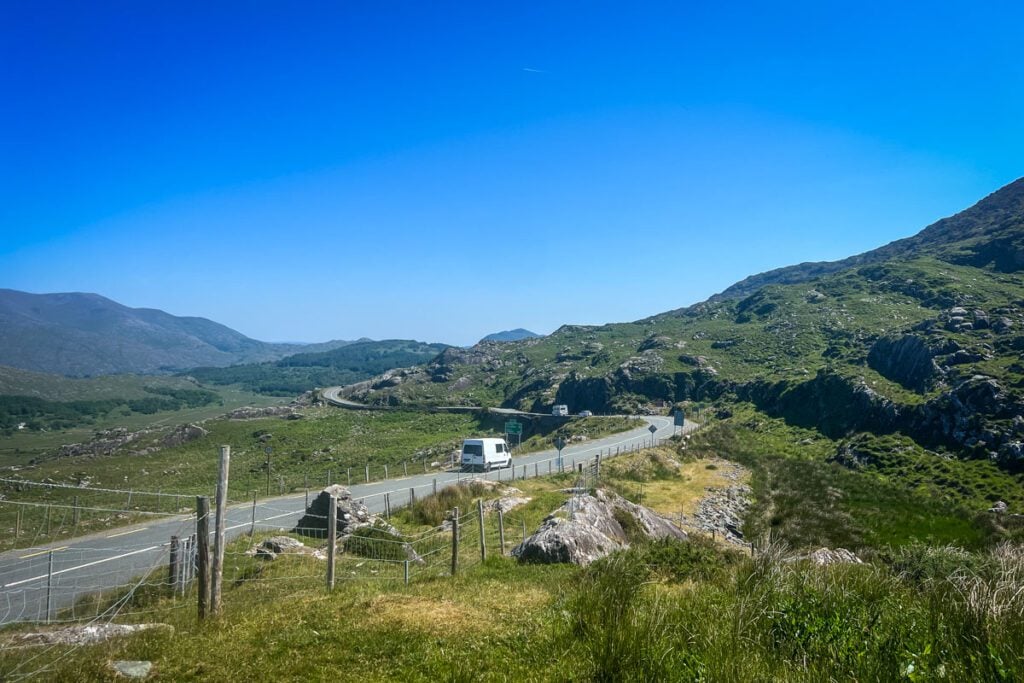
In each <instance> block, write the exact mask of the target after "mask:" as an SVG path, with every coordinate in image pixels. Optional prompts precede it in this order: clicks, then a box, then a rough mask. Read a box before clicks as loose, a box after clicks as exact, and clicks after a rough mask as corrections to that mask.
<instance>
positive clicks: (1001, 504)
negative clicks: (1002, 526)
mask: <svg viewBox="0 0 1024 683" xmlns="http://www.w3.org/2000/svg"><path fill="white" fill-rule="evenodd" d="M1009 507H1010V506H1009V505H1007V504H1006V501H1003V500H997V501H996V502H995V503H993V504H992V507H990V508H989V509H988V511H989V512H993V513H995V514H999V515H1001V514H1003V513H1004V512H1006V511H1007V509H1009Z"/></svg>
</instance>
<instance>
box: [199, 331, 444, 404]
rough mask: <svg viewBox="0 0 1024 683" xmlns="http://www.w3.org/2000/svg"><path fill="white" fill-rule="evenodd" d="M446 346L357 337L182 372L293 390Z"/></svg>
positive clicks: (350, 379)
mask: <svg viewBox="0 0 1024 683" xmlns="http://www.w3.org/2000/svg"><path fill="white" fill-rule="evenodd" d="M447 348H448V346H447V345H446V344H427V343H424V342H418V341H409V340H404V339H386V340H383V341H359V342H354V343H352V344H347V345H345V346H342V347H340V348H337V349H333V350H331V351H323V352H319V353H299V354H295V355H293V356H288V357H287V358H282V359H281V360H279V361H275V362H268V363H253V364H249V365H236V366H232V367H228V368H209V367H206V368H195V369H193V370H190V371H189V372H188V374H189V375H190V376H192V377H194V378H196V379H197V380H199V381H201V382H206V383H210V384H220V385H225V384H239V385H241V386H242V387H244V388H246V389H248V390H250V391H256V392H259V393H262V394H270V395H284V396H287V395H294V394H298V393H302V392H303V391H309V390H310V389H313V388H314V387H325V386H333V385H337V384H351V383H354V382H359V381H362V380H365V379H367V378H369V377H372V376H374V375H376V374H378V373H382V372H386V371H388V370H391V369H393V368H399V367H405V366H409V365H416V364H417V363H423V362H426V361H428V360H431V359H433V358H434V357H435V356H437V354H439V353H441V352H442V351H444V350H445V349H447Z"/></svg>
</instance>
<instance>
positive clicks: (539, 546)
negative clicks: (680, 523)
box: [512, 489, 687, 565]
mask: <svg viewBox="0 0 1024 683" xmlns="http://www.w3.org/2000/svg"><path fill="white" fill-rule="evenodd" d="M636 533H639V534H642V535H644V536H646V537H648V538H678V539H685V538H686V537H687V536H686V533H685V532H684V531H681V530H680V529H678V528H676V527H675V526H673V525H672V524H670V523H669V522H667V521H666V520H664V519H662V518H661V517H659V516H658V515H657V514H655V513H654V512H653V511H651V510H650V509H648V508H646V507H643V506H641V505H636V504H635V503H631V502H629V501H628V500H626V499H625V498H622V497H621V496H619V495H617V494H615V493H612V492H610V491H606V490H604V489H598V490H597V491H595V493H594V495H582V496H574V497H573V498H572V499H570V500H569V502H567V503H566V504H565V505H563V506H562V507H561V508H559V509H558V510H556V511H555V512H554V513H553V514H551V515H549V516H548V517H547V518H546V519H545V520H544V522H543V523H542V524H541V526H540V528H539V529H538V530H537V531H536V532H535V533H534V534H533V535H531V536H530V537H529V538H527V539H526V540H525V541H524V542H523V543H521V544H520V545H518V546H516V548H514V549H513V550H512V554H513V555H514V556H515V557H518V558H519V560H520V561H522V562H538V563H542V564H554V563H573V564H578V565H587V564H590V563H591V562H593V561H594V560H597V559H599V558H601V557H604V556H605V555H608V554H610V553H612V552H614V551H616V550H620V549H622V548H628V547H629V543H630V537H631V534H636Z"/></svg>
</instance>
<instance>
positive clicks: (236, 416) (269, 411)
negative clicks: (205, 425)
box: [227, 406, 302, 420]
mask: <svg viewBox="0 0 1024 683" xmlns="http://www.w3.org/2000/svg"><path fill="white" fill-rule="evenodd" d="M260 417H284V418H289V419H296V418H297V417H302V414H301V413H298V412H296V410H295V408H293V407H292V406H267V407H266V408H253V407H251V406H247V407H245V408H236V409H235V410H232V411H231V412H230V413H228V414H227V418H228V419H229V420H254V419H256V418H260Z"/></svg>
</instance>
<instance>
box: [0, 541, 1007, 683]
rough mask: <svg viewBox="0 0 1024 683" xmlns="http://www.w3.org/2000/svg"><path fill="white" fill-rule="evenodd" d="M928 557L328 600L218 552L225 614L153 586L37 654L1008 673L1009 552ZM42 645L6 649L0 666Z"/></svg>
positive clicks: (348, 672)
mask: <svg viewBox="0 0 1024 683" xmlns="http://www.w3.org/2000/svg"><path fill="white" fill-rule="evenodd" d="M240 549H241V548H240V547H235V550H236V551H237V550H240ZM769 550H771V549H769ZM941 552H943V553H945V554H944V555H943V559H942V560H941V561H942V562H945V563H946V565H947V569H948V570H955V571H949V573H946V574H945V575H943V576H941V577H937V578H934V579H930V580H929V579H922V578H921V577H927V576H928V575H929V571H928V567H930V566H932V565H933V564H934V563H935V562H936V561H937V560H936V558H935V557H934V554H935V553H932V556H928V557H925V556H924V555H922V554H920V553H917V554H904V555H900V556H899V557H898V558H897V559H898V563H894V564H892V565H891V566H890V565H889V564H886V563H884V562H878V563H874V564H868V565H863V566H837V567H831V568H819V567H813V566H808V565H805V564H802V563H795V564H793V563H783V562H780V561H779V560H778V556H777V555H776V554H774V552H766V553H764V554H762V555H760V556H758V557H756V558H748V557H744V556H740V555H738V554H736V553H730V552H727V551H722V550H720V549H718V548H716V547H715V546H713V545H711V544H710V543H706V542H703V541H699V542H696V543H691V544H680V543H677V542H665V543H659V544H653V545H649V546H644V545H640V546H636V547H634V548H633V549H631V550H629V551H625V552H621V553H618V554H616V555H613V556H611V557H609V558H606V559H605V560H601V561H599V562H597V563H595V564H594V565H592V566H591V567H589V568H587V569H579V568H575V567H571V566H564V565H563V566H542V565H518V564H516V563H515V562H513V561H511V560H509V559H508V558H500V557H495V558H493V559H489V560H488V561H487V562H486V563H483V564H477V565H476V566H474V567H470V568H467V569H465V570H463V571H462V572H461V573H460V575H459V576H458V577H456V578H448V577H438V578H420V579H417V580H414V581H413V583H412V584H411V585H410V586H408V587H406V586H404V585H402V582H401V581H400V580H393V579H390V578H389V579H388V580H380V579H371V578H366V579H360V580H347V581H340V582H339V584H338V587H337V588H336V589H335V591H334V592H333V593H328V592H327V591H326V590H325V588H324V586H323V583H322V578H323V575H322V572H323V563H322V562H321V561H317V560H312V559H308V558H294V559H292V560H277V561H274V562H271V563H268V562H263V561H259V560H251V559H245V560H244V562H240V563H238V564H237V566H236V564H235V560H234V559H229V562H228V571H229V577H230V579H231V580H230V581H227V582H226V584H225V593H224V602H225V609H224V613H223V615H222V616H220V617H218V618H214V619H211V620H210V621H208V622H206V623H197V622H196V621H195V617H194V611H193V610H192V609H191V602H192V600H193V599H194V596H189V597H188V598H186V600H187V602H183V601H182V600H181V599H171V598H170V597H167V596H161V595H160V594H159V593H158V592H150V593H147V594H144V595H142V596H141V597H140V598H139V599H138V600H136V601H135V602H133V604H131V605H130V607H131V608H132V609H133V610H136V611H139V612H142V613H143V614H140V615H139V616H137V617H134V618H131V617H130V618H128V619H127V620H128V621H131V620H133V619H135V620H145V621H151V622H154V621H155V622H162V623H169V624H171V625H173V626H174V628H175V631H174V633H173V634H168V633H152V634H143V635H139V636H135V637H130V638H124V639H121V640H117V641H113V642H109V643H105V644H101V645H94V646H88V647H82V648H80V649H77V650H74V651H73V652H70V655H69V656H67V657H66V658H63V659H58V658H59V657H60V656H61V655H64V654H67V653H69V649H68V648H55V649H53V650H51V651H50V652H48V653H44V654H43V656H42V657H40V658H39V659H38V660H35V661H34V662H32V665H31V666H34V667H41V666H43V665H45V664H47V663H49V662H53V666H52V668H51V669H49V670H48V671H47V672H46V679H47V680H52V681H83V682H88V681H101V680H109V678H110V673H109V669H108V668H107V667H108V663H109V662H110V661H113V660H146V661H151V662H153V664H154V667H155V670H156V673H157V675H158V676H159V677H160V678H161V679H164V680H244V679H252V680H282V681H284V680H318V679H324V678H327V677H331V678H332V679H338V680H368V681H378V680H379V681H385V680H410V681H419V680H424V681H425V680H438V679H440V680H467V681H468V680H565V681H651V680H713V681H750V680H774V681H818V680H872V681H873V680H886V681H896V680H911V681H913V680H972V681H974V680H977V681H1010V680H1020V679H1021V677H1022V676H1024V655H1022V652H1024V619H1021V616H1020V611H1021V609H1022V607H1024V606H1022V604H1021V602H1022V601H1021V598H1020V596H1019V594H1016V597H1013V596H1014V595H1015V593H1014V589H1016V588H1019V587H1020V586H1021V585H1022V584H1021V579H1022V576H1021V573H1020V572H1021V569H1022V563H1024V558H1022V555H1021V550H1020V549H1019V548H1018V549H1016V550H1008V551H1001V552H1000V553H995V554H969V553H968V554H963V553H959V552H954V551H952V550H946V551H941ZM234 557H235V555H234V554H232V553H229V558H234ZM971 596H976V597H971ZM983 596H999V597H996V598H995V599H994V600H991V601H986V600H985V598H984V597H983ZM183 605H186V606H187V608H186V609H179V608H180V607H182V606H183ZM0 637H2V634H0ZM38 652H39V651H38V650H27V651H26V650H20V651H19V650H15V649H6V648H5V649H3V650H2V651H0V675H4V673H5V672H9V671H11V670H12V669H13V668H14V667H15V666H18V665H19V664H22V663H24V662H25V661H26V660H27V659H28V658H29V657H30V656H32V655H34V654H37V653H38ZM54 660H56V661H54ZM30 668H31V667H30Z"/></svg>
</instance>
